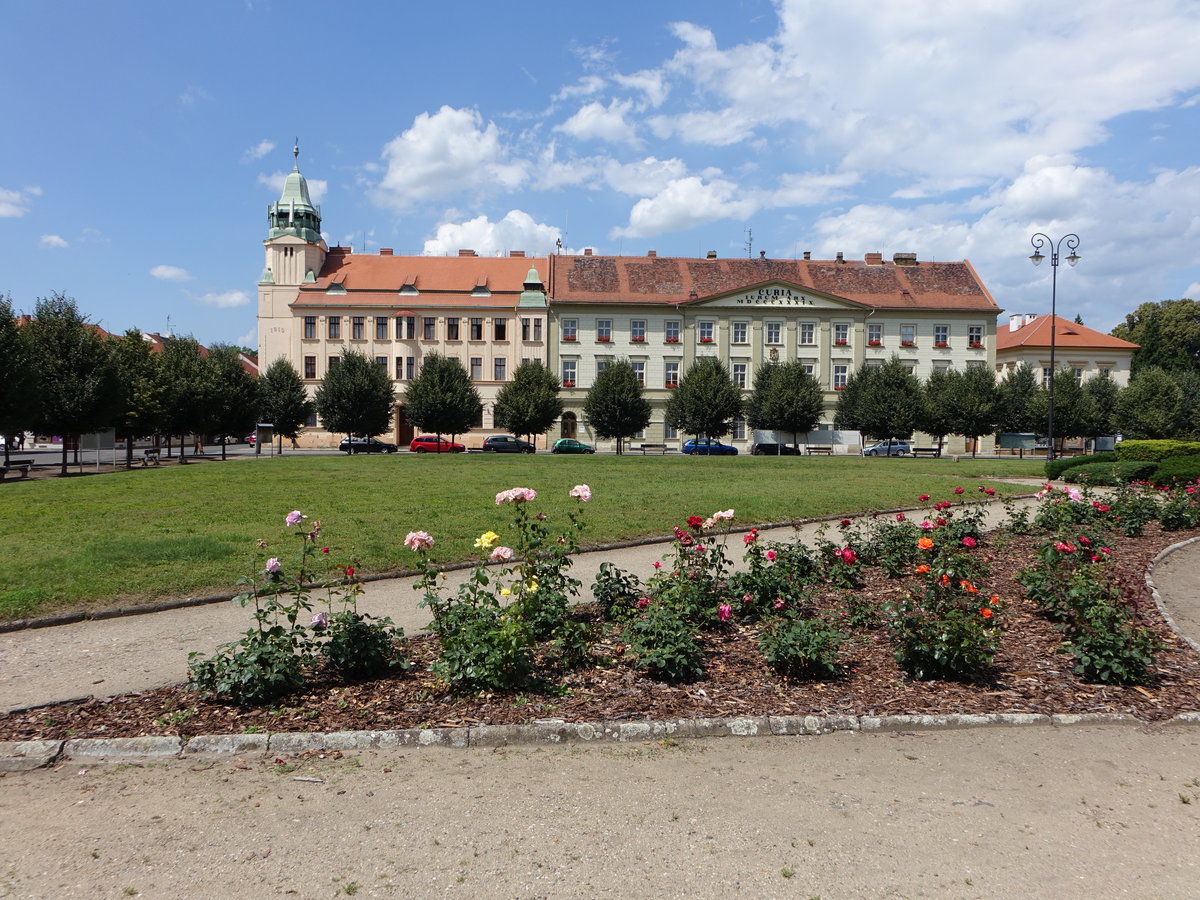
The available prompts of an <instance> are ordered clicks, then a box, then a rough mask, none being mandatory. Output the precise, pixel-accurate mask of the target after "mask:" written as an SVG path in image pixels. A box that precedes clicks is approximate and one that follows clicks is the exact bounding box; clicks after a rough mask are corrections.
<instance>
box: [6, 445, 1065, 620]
mask: <svg viewBox="0 0 1200 900" xmlns="http://www.w3.org/2000/svg"><path fill="white" fill-rule="evenodd" d="M1041 470H1042V463H1041V462H1034V461H1028V462H1023V461H1019V460H1002V461H997V460H978V461H974V462H973V461H971V460H970V459H969V458H965V459H963V460H962V461H960V462H958V463H954V462H952V461H950V460H948V459H943V460H933V459H918V460H914V459H860V458H850V459H847V458H829V459H826V458H809V457H736V458H732V457H714V458H711V459H707V458H689V457H682V456H667V457H656V456H648V457H643V456H640V455H638V456H625V457H615V456H590V457H578V456H565V457H558V456H551V455H549V454H538V455H537V456H532V457H529V456H483V455H480V454H469V455H464V456H458V457H449V456H443V457H439V456H415V455H414V456H410V455H407V454H404V455H397V456H375V457H353V458H351V457H340V456H339V457H334V456H327V457H287V456H285V457H281V458H268V459H249V460H246V459H242V460H236V461H232V460H231V461H229V462H226V463H218V462H210V463H204V464H200V465H191V466H187V467H180V466H171V467H167V468H163V469H152V470H138V471H134V472H122V473H118V474H113V475H100V476H90V477H77V478H65V479H54V478H52V479H46V480H34V481H21V482H13V483H9V484H5V485H3V487H0V539H2V541H3V546H4V548H5V551H6V552H5V553H4V554H3V557H0V619H13V618H20V617H23V616H28V615H32V614H35V613H44V612H48V611H51V610H54V609H62V608H68V607H74V606H83V605H88V606H91V605H111V604H113V603H115V602H124V601H129V600H146V599H150V598H154V597H163V596H189V595H203V594H209V593H218V592H223V591H229V590H231V589H232V587H233V583H234V580H235V579H236V578H237V576H238V575H241V574H249V573H252V572H255V571H261V569H262V566H263V561H264V560H265V558H266V557H267V556H275V555H277V556H280V557H281V558H287V557H288V556H290V555H291V554H292V553H293V552H294V549H293V548H294V540H295V539H294V538H289V537H288V535H287V532H288V529H286V528H285V527H284V525H283V519H284V516H285V515H286V514H287V513H288V511H290V510H292V509H300V510H302V511H303V512H304V513H305V514H307V515H309V516H310V517H312V518H315V519H320V520H321V522H322V523H323V525H324V528H325V532H324V534H325V538H324V542H326V543H329V544H331V545H332V546H334V547H335V548H337V550H338V552H339V554H341V555H343V556H344V555H345V554H352V555H354V556H357V557H358V558H359V559H360V560H361V569H362V570H363V571H376V572H378V571H392V570H397V569H403V568H406V567H408V566H411V564H412V561H413V555H412V553H410V552H409V551H408V550H407V549H406V548H405V547H404V546H403V543H402V541H403V540H404V536H405V534H407V533H408V532H409V531H412V530H418V529H423V530H425V531H428V532H430V533H431V534H432V535H433V536H434V538H435V539H436V541H437V544H436V547H435V548H434V549H435V551H436V557H437V559H438V560H440V561H443V562H449V561H455V560H463V559H468V558H470V557H471V554H472V553H473V550H472V547H471V545H472V542H473V541H474V539H475V538H476V537H477V536H478V535H479V534H481V533H482V532H484V531H487V530H489V529H491V530H494V531H496V532H498V533H499V534H501V535H502V536H503V535H504V534H505V533H506V527H507V524H508V522H509V521H510V515H509V511H507V510H506V509H502V508H498V507H497V506H496V505H495V499H494V498H495V494H496V493H497V492H498V491H501V490H505V489H507V488H510V487H516V486H521V487H530V488H533V489H535V490H536V491H538V493H539V495H540V496H539V497H538V500H537V501H536V508H537V509H538V510H539V511H543V512H545V513H547V514H548V515H550V516H552V517H553V516H555V515H556V514H558V513H560V511H561V510H563V509H564V508H566V506H567V505H568V504H573V503H574V502H575V501H572V500H569V499H568V497H567V491H569V490H570V489H571V487H572V486H573V485H575V484H579V483H587V484H589V485H590V486H591V488H592V491H593V493H594V499H593V500H592V502H591V503H589V504H587V509H586V519H587V521H588V529H587V531H586V532H585V534H584V540H585V542H588V543H602V542H607V541H614V540H620V539H625V538H633V537H638V536H641V535H661V534H664V533H669V531H670V528H671V526H672V525H674V524H676V523H682V522H683V520H684V519H685V518H686V517H687V516H688V515H692V514H696V515H703V516H707V515H709V514H711V513H712V512H714V511H716V510H718V509H726V508H729V507H733V508H734V509H735V510H736V512H737V520H736V521H737V523H739V524H747V525H749V524H755V523H763V522H777V521H786V520H791V519H802V518H809V517H813V516H822V515H836V514H842V513H845V514H851V513H858V512H865V511H868V510H871V509H887V508H891V507H897V506H912V505H915V504H916V502H917V496H918V495H919V494H922V493H927V494H930V495H932V496H933V498H934V499H943V498H952V497H953V490H954V487H955V486H956V485H963V486H965V487H966V488H967V494H966V497H965V498H970V497H974V496H977V492H976V487H977V485H978V483H979V482H978V479H979V478H981V477H984V476H989V475H1000V476H1003V475H1013V476H1017V475H1021V476H1032V477H1038V476H1040V474H1041ZM996 487H997V490H998V491H1000V492H1006V491H1007V492H1019V491H1022V490H1028V489H1027V488H1019V487H1015V486H1011V485H996ZM293 533H294V529H293ZM258 540H263V541H266V542H267V545H268V546H267V548H266V550H262V549H260V548H258V547H257V546H256V543H255V542H256V541H258Z"/></svg>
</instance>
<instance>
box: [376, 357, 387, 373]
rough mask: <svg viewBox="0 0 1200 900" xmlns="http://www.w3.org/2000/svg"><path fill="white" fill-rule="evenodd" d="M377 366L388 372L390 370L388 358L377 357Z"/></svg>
mask: <svg viewBox="0 0 1200 900" xmlns="http://www.w3.org/2000/svg"><path fill="white" fill-rule="evenodd" d="M375 365H377V366H379V368H381V369H383V371H385V372H386V371H387V370H388V358H387V357H386V356H377V357H375Z"/></svg>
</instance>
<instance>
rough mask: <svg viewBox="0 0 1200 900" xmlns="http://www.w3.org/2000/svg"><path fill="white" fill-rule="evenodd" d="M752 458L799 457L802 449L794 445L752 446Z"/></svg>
mask: <svg viewBox="0 0 1200 900" xmlns="http://www.w3.org/2000/svg"><path fill="white" fill-rule="evenodd" d="M750 455H751V456H799V455H800V448H799V447H796V446H793V445H792V444H752V445H751V446H750Z"/></svg>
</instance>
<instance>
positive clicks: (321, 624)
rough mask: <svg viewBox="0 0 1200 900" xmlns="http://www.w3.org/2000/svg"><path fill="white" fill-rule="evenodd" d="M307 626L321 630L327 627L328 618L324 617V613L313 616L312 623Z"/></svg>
mask: <svg viewBox="0 0 1200 900" xmlns="http://www.w3.org/2000/svg"><path fill="white" fill-rule="evenodd" d="M308 624H309V625H311V626H312V627H313V628H316V629H318V630H320V629H322V628H325V627H326V626H327V625H329V616H327V615H325V613H317V614H316V615H315V616H313V617H312V621H311V622H309V623H308Z"/></svg>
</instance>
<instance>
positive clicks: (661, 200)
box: [610, 175, 757, 237]
mask: <svg viewBox="0 0 1200 900" xmlns="http://www.w3.org/2000/svg"><path fill="white" fill-rule="evenodd" d="M756 208H757V205H756V203H755V201H754V200H752V199H748V198H747V197H745V196H743V195H742V192H741V191H740V190H739V189H738V186H737V185H736V184H734V183H733V182H731V181H725V180H724V179H711V180H709V181H708V182H705V181H703V180H702V179H701V178H700V177H698V176H695V175H693V176H689V177H687V178H679V179H675V180H673V181H671V182H669V183H668V184H667V186H666V187H664V188H663V189H662V190H661V191H659V192H658V194H656V195H655V196H654V197H649V198H643V199H641V200H639V201H638V202H637V203H635V204H634V205H633V209H631V210H630V211H629V224H628V225H626V226H624V227H623V228H614V229H612V231H611V232H610V235H611V236H612V237H651V236H653V235H657V234H663V233H664V232H669V231H682V230H684V229H687V228H693V227H695V226H697V225H704V224H706V223H708V222H714V221H716V220H718V219H744V218H746V217H747V216H749V215H750V214H752V213H753V212H754V210H755V209H756Z"/></svg>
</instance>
